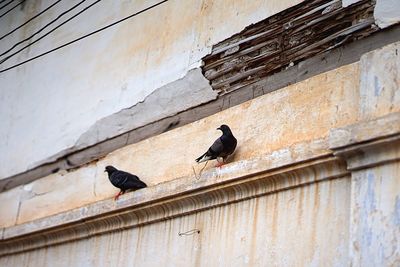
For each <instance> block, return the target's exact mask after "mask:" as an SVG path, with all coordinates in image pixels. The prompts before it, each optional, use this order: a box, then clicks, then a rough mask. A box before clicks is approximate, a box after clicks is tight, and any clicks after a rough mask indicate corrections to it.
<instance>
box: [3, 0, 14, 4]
mask: <svg viewBox="0 0 400 267" xmlns="http://www.w3.org/2000/svg"><path fill="white" fill-rule="evenodd" d="M5 1H7V0H1V1H0V4H1V3H4V2H5ZM12 1H14V0H12ZM12 1H11V2H12Z"/></svg>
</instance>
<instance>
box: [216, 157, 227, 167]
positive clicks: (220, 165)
mask: <svg viewBox="0 0 400 267" xmlns="http://www.w3.org/2000/svg"><path fill="white" fill-rule="evenodd" d="M217 162H218V163H217V165H215V167H217V168H221V167H222V166H223V165H224V164H225V160H224V158H222V161H219V158H217Z"/></svg>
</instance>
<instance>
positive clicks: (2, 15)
mask: <svg viewBox="0 0 400 267" xmlns="http://www.w3.org/2000/svg"><path fill="white" fill-rule="evenodd" d="M24 1H25V0H23V1H21V2H19V3H18V4H16V5H15V6H13V7H12V8H10V9H9V10H7V11H6V12H4V13H3V14H1V15H0V19H1V18H2V17H4V16H5V15H6V14H8V13H9V12H11V11H12V10H13V9H14V8H16V7H18V6H20V5H22V3H23V2H24Z"/></svg>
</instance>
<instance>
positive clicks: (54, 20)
mask: <svg viewBox="0 0 400 267" xmlns="http://www.w3.org/2000/svg"><path fill="white" fill-rule="evenodd" d="M86 1H87V0H82V1H80V2H79V3H77V4H75V5H74V6H73V7H71V8H69V9H68V10H66V11H64V12H63V13H61V14H60V15H58V16H57V18H55V19H53V20H52V21H50V22H49V23H47V24H46V25H45V26H44V27H42V28H40V29H39V30H38V31H36V32H35V33H33V34H32V35H31V36H29V37H27V38H25V39H24V40H22V41H19V42H18V43H16V44H14V45H13V46H12V47H11V48H9V49H8V50H6V51H4V52H3V53H1V54H0V56H4V55H5V54H7V53H8V52H10V51H11V50H13V49H14V48H15V47H17V46H18V45H20V44H22V43H25V42H26V41H29V40H30V39H32V37H34V36H35V35H37V34H38V33H40V32H42V31H43V30H44V29H46V28H47V27H49V26H50V25H51V24H53V23H54V22H56V21H57V20H59V19H60V18H62V17H63V16H64V15H66V14H68V13H69V12H71V11H72V10H73V9H75V8H77V7H78V6H80V5H81V4H83V3H84V2H86ZM2 62H3V61H2Z"/></svg>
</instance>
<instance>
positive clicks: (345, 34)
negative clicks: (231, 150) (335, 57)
mask: <svg viewBox="0 0 400 267" xmlns="http://www.w3.org/2000/svg"><path fill="white" fill-rule="evenodd" d="M374 5H375V1H374V0H363V1H360V2H358V3H356V4H354V5H351V6H349V7H345V8H344V7H342V6H341V1H338V0H333V1H332V0H331V1H327V0H314V1H313V0H310V1H307V2H303V3H301V4H299V5H297V6H295V7H292V8H290V9H288V10H285V11H283V12H281V13H278V14H276V15H274V16H272V17H270V18H267V19H265V20H263V21H261V22H259V23H256V24H254V25H251V26H249V27H247V28H245V29H244V30H243V31H242V32H241V33H239V34H236V35H234V36H232V37H231V38H229V39H227V40H225V41H223V42H221V43H219V44H217V45H215V46H214V48H213V51H212V52H211V54H210V55H207V56H206V57H204V58H203V60H204V66H203V73H204V76H205V77H206V78H207V79H208V80H210V84H211V86H212V87H213V89H214V90H217V91H219V93H220V94H225V93H227V92H229V91H232V90H236V89H239V88H241V87H243V86H247V85H249V84H251V83H253V82H256V81H258V80H260V79H261V78H263V77H265V76H268V75H271V74H273V73H275V72H277V71H279V70H281V69H282V68H285V67H286V66H287V65H289V64H291V63H292V62H293V63H296V62H298V61H300V60H304V59H306V58H308V57H311V56H314V55H316V54H319V53H322V52H325V51H328V50H330V49H333V48H335V47H338V46H340V45H343V44H345V43H348V42H351V41H353V40H357V39H360V38H364V37H366V36H368V35H370V34H371V33H373V32H374V31H376V30H377V28H376V27H374V24H373V23H374V19H373V8H374Z"/></svg>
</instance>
